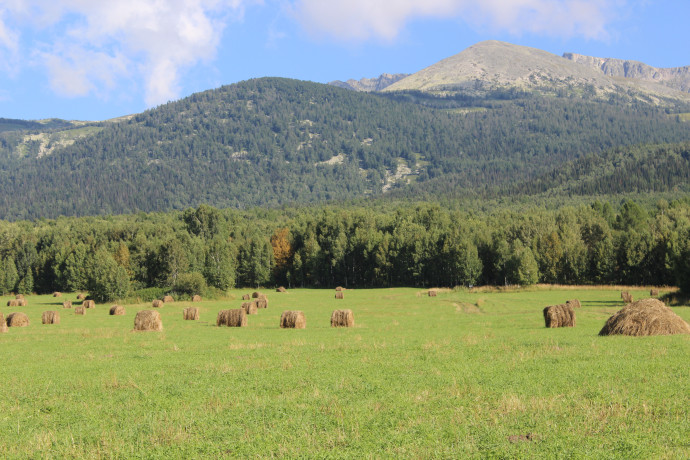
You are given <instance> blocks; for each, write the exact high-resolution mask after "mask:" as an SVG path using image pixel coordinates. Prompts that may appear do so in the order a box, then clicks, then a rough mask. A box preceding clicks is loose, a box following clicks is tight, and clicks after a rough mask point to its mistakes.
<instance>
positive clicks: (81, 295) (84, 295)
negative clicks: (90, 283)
mask: <svg viewBox="0 0 690 460" xmlns="http://www.w3.org/2000/svg"><path fill="white" fill-rule="evenodd" d="M85 298H86V294H82V293H79V294H77V300H84V299H85Z"/></svg>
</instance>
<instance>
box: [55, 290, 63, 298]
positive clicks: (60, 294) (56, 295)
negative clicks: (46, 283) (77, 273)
mask: <svg viewBox="0 0 690 460" xmlns="http://www.w3.org/2000/svg"><path fill="white" fill-rule="evenodd" d="M53 297H62V292H57V291H55V292H53Z"/></svg>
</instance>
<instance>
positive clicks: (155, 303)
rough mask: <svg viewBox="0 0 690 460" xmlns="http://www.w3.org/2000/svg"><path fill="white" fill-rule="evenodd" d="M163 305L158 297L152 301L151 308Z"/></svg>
mask: <svg viewBox="0 0 690 460" xmlns="http://www.w3.org/2000/svg"><path fill="white" fill-rule="evenodd" d="M162 306H163V301H162V300H160V299H156V300H154V301H153V308H160V307H162Z"/></svg>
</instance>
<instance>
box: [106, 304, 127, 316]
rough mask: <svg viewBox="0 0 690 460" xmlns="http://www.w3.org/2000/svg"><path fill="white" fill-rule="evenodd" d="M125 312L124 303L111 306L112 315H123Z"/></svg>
mask: <svg viewBox="0 0 690 460" xmlns="http://www.w3.org/2000/svg"><path fill="white" fill-rule="evenodd" d="M124 314H125V307H123V306H122V305H113V306H112V307H110V316H122V315H124Z"/></svg>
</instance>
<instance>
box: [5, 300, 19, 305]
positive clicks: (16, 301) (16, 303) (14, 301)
mask: <svg viewBox="0 0 690 460" xmlns="http://www.w3.org/2000/svg"><path fill="white" fill-rule="evenodd" d="M7 306H8V307H18V306H19V300H17V299H12V300H8V301H7Z"/></svg>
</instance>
